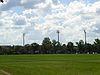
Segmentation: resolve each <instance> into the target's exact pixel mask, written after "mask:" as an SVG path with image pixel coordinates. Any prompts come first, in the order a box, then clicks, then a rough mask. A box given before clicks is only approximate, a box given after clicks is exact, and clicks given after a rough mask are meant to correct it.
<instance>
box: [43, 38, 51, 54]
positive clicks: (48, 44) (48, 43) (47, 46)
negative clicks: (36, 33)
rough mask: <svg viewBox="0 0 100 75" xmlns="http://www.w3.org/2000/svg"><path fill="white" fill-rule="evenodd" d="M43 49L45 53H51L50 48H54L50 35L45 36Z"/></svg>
mask: <svg viewBox="0 0 100 75" xmlns="http://www.w3.org/2000/svg"><path fill="white" fill-rule="evenodd" d="M42 49H43V53H49V52H50V50H51V49H52V43H51V41H50V38H49V37H45V38H44V40H43V42H42Z"/></svg>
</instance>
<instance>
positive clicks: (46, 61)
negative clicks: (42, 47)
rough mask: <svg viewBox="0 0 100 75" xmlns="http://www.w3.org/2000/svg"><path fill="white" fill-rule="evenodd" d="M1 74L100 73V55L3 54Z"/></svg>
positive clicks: (55, 74)
mask: <svg viewBox="0 0 100 75" xmlns="http://www.w3.org/2000/svg"><path fill="white" fill-rule="evenodd" d="M2 71H4V72H2ZM5 72H6V73H5ZM0 75H100V55H98V54H57V55H56V54H40V55H38V54H37V55H1V56H0Z"/></svg>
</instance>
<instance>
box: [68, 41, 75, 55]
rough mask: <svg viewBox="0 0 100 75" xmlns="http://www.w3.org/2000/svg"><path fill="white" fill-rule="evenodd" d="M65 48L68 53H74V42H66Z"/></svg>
mask: <svg viewBox="0 0 100 75" xmlns="http://www.w3.org/2000/svg"><path fill="white" fill-rule="evenodd" d="M67 50H68V53H70V54H71V53H76V52H75V50H74V44H73V43H72V42H68V44H67Z"/></svg>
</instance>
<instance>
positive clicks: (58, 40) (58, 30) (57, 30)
mask: <svg viewBox="0 0 100 75" xmlns="http://www.w3.org/2000/svg"><path fill="white" fill-rule="evenodd" d="M59 33H60V32H59V30H57V34H58V44H59Z"/></svg>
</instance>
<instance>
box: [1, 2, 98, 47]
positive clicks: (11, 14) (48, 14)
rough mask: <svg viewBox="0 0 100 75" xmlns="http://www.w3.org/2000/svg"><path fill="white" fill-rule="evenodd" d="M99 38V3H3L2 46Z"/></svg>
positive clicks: (91, 41)
mask: <svg viewBox="0 0 100 75" xmlns="http://www.w3.org/2000/svg"><path fill="white" fill-rule="evenodd" d="M84 29H85V30H86V31H87V41H88V42H90V43H93V41H94V39H95V38H99V37H100V0H5V2H4V4H2V3H0V45H10V44H11V45H22V34H23V33H25V34H26V35H25V40H26V41H25V42H26V44H27V43H29V44H30V43H33V42H37V43H40V44H41V42H42V40H43V38H44V37H50V38H51V40H52V39H57V33H56V30H60V41H61V42H62V43H67V42H68V41H72V42H76V41H79V40H81V39H83V40H84V32H83V30H84Z"/></svg>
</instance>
